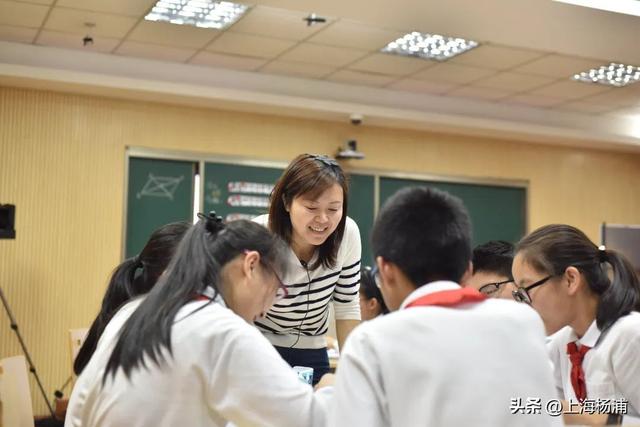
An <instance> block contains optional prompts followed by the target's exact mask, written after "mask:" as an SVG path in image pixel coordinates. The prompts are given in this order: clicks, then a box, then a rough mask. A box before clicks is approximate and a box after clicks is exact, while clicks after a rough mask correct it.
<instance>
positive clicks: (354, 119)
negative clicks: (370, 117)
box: [349, 113, 364, 126]
mask: <svg viewBox="0 0 640 427" xmlns="http://www.w3.org/2000/svg"><path fill="white" fill-rule="evenodd" d="M349 119H351V124H352V125H354V126H358V125H359V124H362V120H363V119H364V117H363V116H362V114H356V113H353V114H352V115H350V116H349Z"/></svg>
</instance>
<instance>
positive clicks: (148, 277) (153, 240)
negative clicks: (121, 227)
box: [73, 222, 191, 375]
mask: <svg viewBox="0 0 640 427" xmlns="http://www.w3.org/2000/svg"><path fill="white" fill-rule="evenodd" d="M190 226H191V224H189V223H187V222H174V223H171V224H167V225H164V226H162V227H160V228H158V229H157V230H156V231H154V232H153V233H152V234H151V237H150V238H149V241H148V242H147V244H146V245H145V246H144V248H143V249H142V251H141V252H140V254H139V255H136V256H134V257H132V258H128V259H126V260H124V261H123V262H122V264H120V265H119V266H117V267H116V268H115V270H114V271H113V273H112V274H111V280H109V284H108V285H107V291H106V292H105V295H104V297H103V299H102V306H101V307H100V312H99V313H98V316H96V318H95V320H94V321H93V323H92V324H91V327H90V328H89V332H88V333H87V337H86V339H85V340H84V343H83V344H82V347H80V350H79V351H78V355H77V356H76V358H75V360H74V362H73V371H74V372H75V374H76V375H80V373H81V372H82V370H83V369H84V368H85V366H87V363H89V360H90V359H91V356H92V355H93V353H94V351H95V350H96V345H97V344H98V340H99V339H100V337H101V336H102V332H103V331H104V328H105V327H106V326H107V324H108V323H109V321H110V320H111V318H112V317H113V315H114V314H115V313H116V312H117V311H118V309H119V308H120V307H121V306H122V305H123V304H124V303H126V302H127V301H129V300H131V299H132V298H134V297H136V296H138V295H142V294H146V293H147V292H149V290H150V289H151V288H152V287H153V285H155V284H156V282H157V281H158V278H159V277H160V275H161V274H162V272H163V271H164V270H165V268H167V265H169V261H171V257H172V256H173V253H174V252H175V250H176V248H177V247H178V244H179V243H180V240H182V237H183V236H184V233H186V232H187V230H188V229H189V227H190Z"/></svg>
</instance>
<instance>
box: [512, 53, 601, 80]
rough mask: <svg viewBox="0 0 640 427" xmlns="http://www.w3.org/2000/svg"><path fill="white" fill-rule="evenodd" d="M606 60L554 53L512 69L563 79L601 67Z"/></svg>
mask: <svg viewBox="0 0 640 427" xmlns="http://www.w3.org/2000/svg"><path fill="white" fill-rule="evenodd" d="M604 62H605V61H596V60H593V59H584V58H576V57H572V56H564V55H556V54H552V55H547V56H544V57H542V58H540V59H536V60H535V61H532V62H529V63H527V64H524V65H521V66H519V67H516V68H514V69H513V70H512V71H514V72H519V73H525V74H537V75H541V76H548V77H555V78H558V79H561V78H568V77H571V76H573V75H574V74H576V73H580V72H582V71H587V70H589V69H591V68H595V67H600V66H601V65H603V64H604Z"/></svg>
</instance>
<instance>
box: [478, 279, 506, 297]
mask: <svg viewBox="0 0 640 427" xmlns="http://www.w3.org/2000/svg"><path fill="white" fill-rule="evenodd" d="M511 282H513V279H509V280H504V281H502V282H495V283H487V284H486V285H482V286H480V289H478V290H479V291H480V292H482V293H483V294H485V295H486V296H488V297H494V296H496V294H497V293H498V291H499V290H500V287H501V286H503V285H506V284H507V283H511Z"/></svg>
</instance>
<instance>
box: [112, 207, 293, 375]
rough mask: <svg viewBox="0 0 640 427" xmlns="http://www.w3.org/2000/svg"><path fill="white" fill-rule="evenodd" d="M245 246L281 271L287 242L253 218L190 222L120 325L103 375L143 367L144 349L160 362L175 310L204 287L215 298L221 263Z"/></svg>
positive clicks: (145, 352) (278, 271)
mask: <svg viewBox="0 0 640 427" xmlns="http://www.w3.org/2000/svg"><path fill="white" fill-rule="evenodd" d="M247 250H253V251H257V252H258V253H259V254H260V262H261V263H262V264H263V265H265V266H268V267H270V268H272V269H273V270H274V271H276V272H277V273H279V274H283V273H285V272H286V270H285V269H286V259H287V255H286V254H287V246H286V244H285V243H284V242H283V241H282V240H281V239H280V238H279V237H278V236H276V235H274V234H272V233H270V232H269V230H267V229H266V228H265V227H263V226H261V225H259V224H257V223H254V222H251V221H246V220H238V221H233V222H231V223H229V224H228V225H226V226H225V225H224V224H223V223H222V221H221V219H220V218H219V217H203V218H202V219H201V220H200V221H198V222H197V223H196V224H195V225H194V226H193V227H191V229H190V230H189V231H187V233H186V235H185V236H184V238H183V240H182V242H181V243H180V245H179V246H178V249H177V250H176V253H175V256H174V257H173V259H172V261H171V263H170V264H169V266H168V267H167V270H166V271H165V274H164V275H163V276H162V277H161V278H160V280H159V281H158V283H157V284H156V285H155V286H154V287H153V289H152V290H151V292H149V295H148V296H147V297H146V298H145V300H144V301H143V302H142V303H141V304H140V306H139V307H138V308H137V309H136V311H134V313H133V314H132V315H131V317H129V319H128V320H127V321H126V322H125V324H124V325H123V327H122V330H121V331H120V336H119V338H118V341H117V343H116V346H115V348H114V349H113V352H112V354H111V357H110V358H109V361H108V363H107V367H106V370H105V373H104V377H103V381H105V380H106V378H107V376H108V375H109V374H112V375H115V374H116V371H117V370H118V368H120V367H121V368H122V369H123V371H124V373H125V375H126V376H127V377H129V375H130V373H131V371H132V370H133V369H134V368H136V367H138V366H139V365H142V366H144V367H146V365H145V364H144V362H143V358H144V356H145V355H147V356H148V357H149V358H150V359H151V361H152V362H153V363H154V364H156V365H158V366H159V365H160V364H161V363H163V362H164V356H163V355H162V350H163V349H167V350H168V352H169V354H170V355H171V354H172V348H171V327H172V325H173V323H174V319H175V316H176V314H177V313H178V311H179V310H180V309H181V308H182V307H183V306H184V305H185V304H187V303H188V302H190V301H193V299H194V298H195V297H197V296H198V295H200V294H201V293H202V292H203V291H204V290H205V288H207V287H212V288H213V289H214V295H213V298H215V297H216V296H217V295H218V293H219V291H220V290H219V288H218V279H219V274H220V272H221V270H222V268H223V267H224V266H225V265H226V264H227V263H228V262H229V261H231V260H233V259H234V258H235V257H236V256H238V255H240V254H242V253H243V252H244V251H247ZM280 277H281V276H280ZM213 298H212V299H213Z"/></svg>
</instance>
